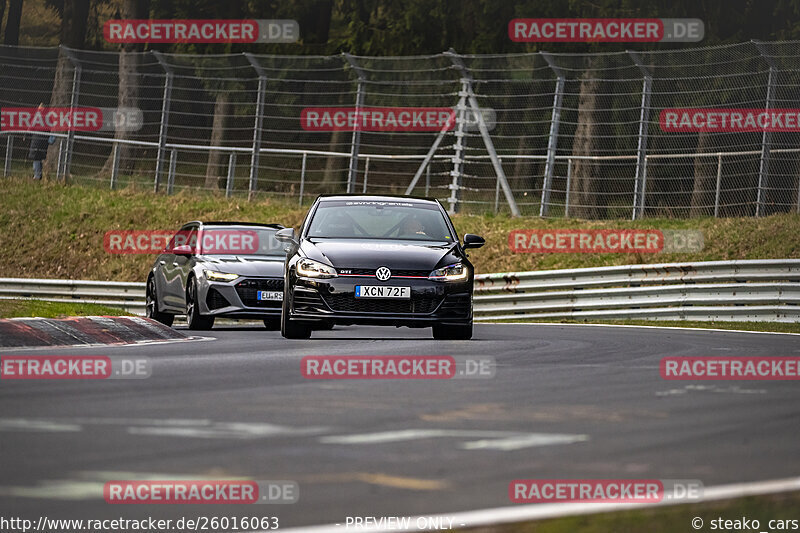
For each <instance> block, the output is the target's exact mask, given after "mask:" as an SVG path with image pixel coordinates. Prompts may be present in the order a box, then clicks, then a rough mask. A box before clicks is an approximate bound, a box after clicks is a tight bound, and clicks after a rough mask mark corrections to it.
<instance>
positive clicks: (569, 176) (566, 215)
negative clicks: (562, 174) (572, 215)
mask: <svg viewBox="0 0 800 533" xmlns="http://www.w3.org/2000/svg"><path fill="white" fill-rule="evenodd" d="M571 185H572V158H571V157H568V158H567V194H566V196H565V198H564V218H569V190H570V186H571Z"/></svg>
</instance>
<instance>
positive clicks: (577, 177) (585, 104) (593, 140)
mask: <svg viewBox="0 0 800 533" xmlns="http://www.w3.org/2000/svg"><path fill="white" fill-rule="evenodd" d="M592 76H593V74H592V72H591V71H587V72H586V73H585V74H584V75H583V76H582V79H581V87H580V95H579V96H578V126H577V128H576V129H575V136H574V138H573V141H572V155H576V156H589V155H596V152H597V150H598V146H597V143H598V141H599V137H600V131H599V130H600V126H599V125H598V123H597V120H596V118H595V113H596V112H597V104H598V94H597V92H598V90H599V89H600V81H599V80H597V79H594V78H593V77H592ZM598 171H599V168H598V165H596V164H595V162H594V161H590V160H587V159H576V160H573V162H572V181H571V186H570V204H571V206H570V214H573V215H574V216H576V217H578V218H589V219H596V218H599V217H600V209H599V208H598V203H599V200H600V184H599V181H598V178H599V176H598V175H597V173H598Z"/></svg>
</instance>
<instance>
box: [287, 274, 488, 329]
mask: <svg viewBox="0 0 800 533" xmlns="http://www.w3.org/2000/svg"><path fill="white" fill-rule="evenodd" d="M293 285H294V286H293V287H292V290H291V291H290V298H291V302H290V306H289V309H290V317H291V318H292V319H297V320H327V321H332V322H334V323H336V324H343V325H346V324H363V325H396V326H410V327H426V326H431V325H432V324H434V323H437V324H454V325H455V324H459V325H460V324H469V323H471V322H472V280H467V281H463V282H436V281H430V280H428V279H425V278H420V279H399V278H398V279H390V280H389V281H386V282H381V281H377V280H376V279H375V277H360V276H348V277H338V278H332V279H325V280H314V279H308V278H297V279H296V280H295V282H294V284H293ZM356 285H385V286H398V287H410V288H411V298H410V299H389V298H356V297H355V287H356Z"/></svg>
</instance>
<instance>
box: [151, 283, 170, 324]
mask: <svg viewBox="0 0 800 533" xmlns="http://www.w3.org/2000/svg"><path fill="white" fill-rule="evenodd" d="M145 316H146V317H147V318H152V319H153V320H156V321H158V322H161V323H162V324H164V325H165V326H171V325H172V322H173V321H174V320H175V315H171V314H169V313H162V312H161V311H159V310H158V295H157V294H156V279H155V278H154V277H152V276H150V277H149V278H148V279H147V288H146V289H145Z"/></svg>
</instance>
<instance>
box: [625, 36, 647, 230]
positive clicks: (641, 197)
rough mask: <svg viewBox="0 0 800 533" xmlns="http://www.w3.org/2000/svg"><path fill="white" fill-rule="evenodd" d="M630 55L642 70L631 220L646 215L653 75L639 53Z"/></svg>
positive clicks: (629, 53) (630, 53) (631, 52)
mask: <svg viewBox="0 0 800 533" xmlns="http://www.w3.org/2000/svg"><path fill="white" fill-rule="evenodd" d="M627 52H628V55H629V56H630V57H631V59H632V60H633V62H634V63H635V64H636V66H637V67H639V70H641V71H642V75H643V76H644V79H643V80H642V105H641V108H640V109H639V140H638V143H637V146H636V177H635V178H634V183H633V214H632V215H631V220H636V219H637V218H642V217H643V216H644V206H645V194H646V188H647V129H648V126H649V125H650V93H651V91H652V89H653V75H652V73H651V72H650V69H648V68H647V67H646V66H644V63H642V58H641V57H639V54H638V53H636V52H634V51H632V50H628V51H627Z"/></svg>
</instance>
